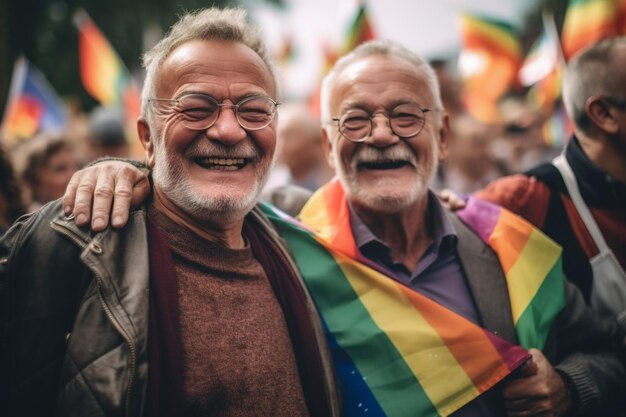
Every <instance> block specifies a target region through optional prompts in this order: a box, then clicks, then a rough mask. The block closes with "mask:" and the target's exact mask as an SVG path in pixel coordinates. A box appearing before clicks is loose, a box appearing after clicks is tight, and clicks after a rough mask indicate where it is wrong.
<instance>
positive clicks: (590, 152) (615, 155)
mask: <svg viewBox="0 0 626 417" xmlns="http://www.w3.org/2000/svg"><path fill="white" fill-rule="evenodd" d="M576 137H577V138H578V141H579V143H580V146H581V148H582V150H583V152H584V153H585V155H587V158H589V160H590V161H591V162H593V163H594V165H596V166H597V167H599V168H600V169H601V170H603V171H604V172H606V173H607V174H609V175H610V176H611V177H613V178H616V179H618V180H619V181H621V182H623V183H626V145H625V144H624V143H623V142H622V141H621V140H619V139H617V138H606V137H603V138H589V137H588V136H586V135H585V134H580V135H579V134H578V132H577V134H576Z"/></svg>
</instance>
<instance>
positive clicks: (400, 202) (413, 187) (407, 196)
mask: <svg viewBox="0 0 626 417" xmlns="http://www.w3.org/2000/svg"><path fill="white" fill-rule="evenodd" d="M437 158H438V148H437V147H436V146H433V148H432V152H431V155H430V156H429V158H428V160H427V161H425V163H424V164H419V163H418V161H417V159H416V157H415V155H414V154H413V153H412V152H410V151H409V150H408V149H406V148H405V147H401V146H393V147H391V148H387V149H384V150H376V149H374V148H372V147H362V148H360V149H359V150H358V151H357V153H356V154H355V155H354V157H353V159H352V160H351V161H350V169H349V170H347V169H346V167H345V166H344V165H343V164H342V161H341V157H340V155H339V152H338V151H337V150H336V149H334V150H333V159H334V162H335V167H337V176H338V177H339V180H340V181H341V184H342V185H343V187H344V190H345V191H346V194H347V196H348V198H349V199H350V200H351V201H354V202H357V203H359V204H360V205H362V206H364V207H366V208H369V209H371V210H372V211H374V212H377V213H395V212H398V211H400V210H402V209H405V208H408V207H410V206H411V205H413V204H414V203H415V202H416V201H418V200H421V199H422V198H425V197H426V195H427V193H428V185H429V184H430V182H431V180H432V178H433V177H434V175H435V172H436V170H437ZM385 159H387V160H394V159H395V160H406V161H408V162H410V163H411V164H412V165H413V166H414V167H416V168H415V170H416V180H415V181H413V182H411V183H409V184H407V183H404V184H400V183H398V181H399V180H398V179H395V178H382V179H380V180H379V181H377V182H376V183H375V184H365V185H364V184H362V182H359V178H358V165H359V164H360V163H362V162H365V161H369V162H373V161H377V160H385Z"/></svg>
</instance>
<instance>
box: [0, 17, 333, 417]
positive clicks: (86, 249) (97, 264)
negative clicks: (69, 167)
mask: <svg viewBox="0 0 626 417" xmlns="http://www.w3.org/2000/svg"><path fill="white" fill-rule="evenodd" d="M144 66H145V69H146V79H145V84H144V88H143V91H142V110H141V117H140V118H139V120H138V123H137V128H138V133H139V137H140V140H141V142H142V144H143V146H144V149H145V156H146V160H147V161H148V164H149V166H150V168H151V169H153V184H154V197H153V199H152V200H151V201H150V202H148V203H147V205H146V207H143V208H141V209H139V210H137V211H135V212H134V213H133V214H132V215H131V222H130V224H129V225H128V226H127V227H126V228H124V229H123V230H120V231H117V230H112V229H108V230H105V231H103V232H101V233H95V234H92V233H90V232H89V231H88V230H86V229H85V228H80V227H78V226H77V225H76V223H75V222H74V220H73V219H72V218H71V217H68V216H66V215H65V214H64V207H63V205H62V202H61V201H57V202H55V203H54V204H49V205H47V206H45V207H43V208H42V209H41V210H40V211H37V212H36V213H34V214H32V215H31V216H28V217H26V218H23V219H22V220H21V221H20V222H18V223H16V224H15V225H14V226H13V227H12V228H11V229H10V230H9V231H8V232H7V233H6V234H5V236H4V237H3V238H2V239H0V259H2V265H3V266H4V265H6V268H3V269H2V270H0V305H1V306H2V308H1V309H0V352H1V355H0V393H1V394H0V395H2V398H0V399H1V400H2V401H0V414H2V415H11V416H52V415H61V416H81V417H82V416H93V415H101V416H121V415H124V416H129V417H130V416H137V417H142V416H164V417H165V416H168V417H169V416H208V415H210V416H218V417H220V416H221V417H236V416H248V415H251V414H252V415H260V416H276V417H280V416H284V417H299V416H302V417H304V416H312V417H327V416H330V417H333V416H337V415H338V411H337V410H338V405H337V398H336V397H337V392H336V389H335V383H334V379H333V376H334V374H333V372H332V364H331V363H330V361H329V359H328V352H327V346H326V342H325V339H324V336H323V332H322V324H321V322H320V319H319V317H318V316H317V314H316V313H315V309H314V306H313V304H312V301H311V299H310V296H309V294H308V292H307V290H306V288H305V287H304V284H303V283H302V281H301V277H300V276H299V275H298V272H297V270H296V268H295V266H294V265H293V263H292V261H291V260H290V259H289V257H288V254H287V250H286V248H285V247H284V246H283V245H282V243H281V241H280V240H279V238H278V236H277V235H276V231H275V230H274V229H273V227H272V226H271V225H270V224H269V222H268V220H267V219H266V218H265V217H264V216H263V214H262V213H261V212H260V211H259V209H258V208H256V201H257V198H258V195H259V193H260V192H261V190H262V188H263V185H264V183H265V180H266V178H267V173H268V171H269V168H270V166H271V163H272V158H273V155H274V150H275V146H276V122H275V115H276V107H277V102H278V97H277V92H278V86H277V81H276V79H275V75H274V70H273V68H272V65H271V63H270V61H269V58H268V56H267V54H266V52H265V47H264V45H263V43H262V41H261V38H260V34H259V32H258V31H257V30H256V29H255V28H254V27H252V26H251V25H249V24H248V23H247V21H246V13H245V11H244V10H243V9H225V10H220V9H216V8H210V9H205V10H201V11H198V12H196V13H191V14H186V15H184V16H182V17H181V18H180V19H179V21H178V22H177V23H176V24H175V25H174V26H173V27H172V28H171V30H170V32H169V33H168V34H167V35H166V36H165V37H164V38H163V39H162V40H161V41H160V42H159V43H158V44H157V45H156V46H155V47H154V48H152V49H151V50H150V51H148V52H146V54H145V55H144ZM139 186H143V187H145V188H146V191H147V188H148V181H147V180H146V181H145V182H144V183H143V184H142V185H139ZM79 219H80V215H79V216H78V217H77V220H79Z"/></svg>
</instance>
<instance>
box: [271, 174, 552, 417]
mask: <svg viewBox="0 0 626 417" xmlns="http://www.w3.org/2000/svg"><path fill="white" fill-rule="evenodd" d="M262 208H263V210H264V211H265V213H266V214H267V215H268V217H270V219H271V220H272V222H273V223H274V224H275V226H276V228H277V230H278V231H279V233H280V235H281V236H282V237H283V238H284V239H286V241H287V242H288V244H289V247H290V248H291V252H292V254H293V255H294V258H295V261H296V264H297V265H298V268H299V270H300V272H301V274H302V276H303V278H304V280H305V282H306V284H307V287H308V289H309V291H310V293H311V295H312V297H313V299H314V301H315V303H316V306H317V308H318V311H319V313H320V315H321V317H322V320H323V322H324V325H325V328H326V332H327V337H328V340H329V344H330V347H331V351H332V354H333V359H334V362H335V368H336V371H337V374H338V378H339V381H340V384H341V389H342V396H343V406H344V414H345V415H347V416H353V415H362V414H364V413H366V414H367V415H373V416H447V415H450V414H451V413H453V412H454V411H456V410H458V409H459V408H461V407H462V406H463V405H465V404H467V403H469V402H470V401H472V400H473V399H475V398H476V397H478V396H479V395H480V394H481V393H483V392H485V391H487V390H488V389H490V388H491V387H493V386H494V385H495V384H496V383H498V382H499V381H501V380H502V379H504V378H505V377H506V376H508V375H510V374H511V373H512V372H513V371H514V370H515V369H517V367H519V366H521V365H522V364H524V363H525V362H526V361H527V360H528V358H529V355H528V353H527V352H526V351H525V350H524V349H523V348H522V347H520V346H516V345H512V344H510V343H508V342H506V341H505V340H503V339H501V338H499V337H498V336H496V335H494V334H492V333H490V332H489V331H487V330H485V329H483V328H481V327H479V326H477V325H476V324H474V323H472V322H470V321H468V320H467V319H465V318H463V317H461V316H459V315H458V314H456V313H454V312H452V311H450V310H448V309H446V308H445V307H442V306H441V305H439V304H438V303H436V302H434V301H432V300H431V299H429V298H428V297H425V296H423V295H421V294H420V293H418V292H416V291H414V290H412V289H410V288H408V287H406V286H404V285H402V284H400V283H399V282H397V281H395V280H393V279H391V278H389V277H388V276H386V275H385V274H384V273H383V272H382V271H380V270H379V269H377V267H376V266H375V265H373V264H371V263H369V262H368V261H367V259H364V258H362V257H361V255H360V253H359V251H358V249H357V248H356V246H355V243H354V238H353V235H352V231H351V228H350V223H349V217H348V216H349V213H348V204H347V201H346V198H345V194H344V192H343V188H342V186H341V184H340V183H339V181H338V180H337V179H335V180H333V181H331V182H330V183H329V184H327V185H326V186H324V187H322V188H321V189H320V190H318V192H316V193H315V194H314V195H313V197H312V198H311V200H309V203H307V205H306V206H305V207H304V209H303V211H302V213H301V218H302V223H299V222H298V221H296V220H295V219H293V218H290V217H288V216H287V215H285V214H283V213H281V212H279V211H278V210H277V209H275V208H272V207H271V206H263V207H262ZM473 210H474V208H473V206H469V207H468V209H467V211H466V213H470V214H471V213H472V211H473ZM491 214H493V213H491ZM502 215H503V216H505V217H503V218H502V221H501V222H500V223H498V222H496V224H497V225H498V227H497V228H496V227H494V228H492V231H494V230H495V231H496V233H498V232H500V231H502V230H505V231H506V232H509V230H508V229H506V227H508V225H509V223H510V220H511V219H510V217H508V216H513V215H511V214H509V213H508V212H506V214H502ZM489 219H492V217H489ZM518 219H519V218H514V219H513V220H514V223H517V222H520V223H521V224H523V225H524V228H522V229H523V231H524V232H527V233H530V234H531V235H533V238H532V239H533V240H528V241H523V239H522V238H521V237H520V238H519V239H515V241H514V245H517V244H518V243H521V244H522V247H524V246H525V244H527V245H528V246H529V247H532V248H533V249H535V245H536V244H540V245H542V246H541V248H542V249H543V243H544V242H543V241H541V240H536V238H535V235H534V234H533V230H534V229H532V228H530V227H529V226H528V225H527V223H525V222H524V221H523V220H521V219H519V220H518ZM468 222H469V223H471V222H472V219H471V218H470V219H469V220H468ZM489 225H491V223H488V224H487V228H485V229H483V230H486V231H487V230H488V229H489ZM515 230H516V229H515ZM489 236H490V235H489ZM494 239H495V238H494ZM501 240H505V239H497V240H494V242H492V243H495V245H496V247H498V248H499V249H502V250H504V251H510V249H511V248H509V247H507V246H506V245H505V244H504V243H500V241H501ZM498 245H499V246H498ZM552 246H555V245H554V244H552V243H550V247H552ZM514 249H516V250H517V249H518V248H517V246H514ZM515 253H518V252H515ZM511 254H512V252H511ZM527 255H534V252H533V253H529V252H528V251H526V252H523V251H522V257H525V256H527ZM518 258H519V256H514V255H511V256H508V257H507V256H505V258H504V260H505V261H506V263H503V265H505V266H506V267H507V279H508V277H509V275H511V276H513V278H515V279H517V278H519V276H520V274H526V273H529V272H532V273H534V272H537V271H538V272H541V273H543V272H544V271H543V270H540V269H534V270H532V271H528V270H525V269H520V268H521V267H520V266H519V265H520V264H518V263H516V260H517V259H518ZM511 264H512V265H511ZM524 265H526V264H525V263H524ZM554 270H555V271H556V270H557V267H556V266H555V267H554ZM554 276H555V277H558V274H557V273H556V272H555V273H554ZM514 282H515V283H517V281H514ZM533 282H534V281H533ZM551 282H552V281H551ZM554 282H555V283H556V282H557V278H554ZM555 285H556V284H555ZM518 287H519V285H518ZM518 287H516V291H518ZM522 289H523V288H522ZM541 289H542V291H543V290H552V289H554V288H553V287H541ZM523 295H525V296H528V292H527V291H526V292H523ZM520 301H523V298H521V297H517V298H516V300H515V304H514V306H515V308H517V309H520V308H521V309H522V310H523V311H525V310H524V308H523V306H520V305H519V302H520ZM526 301H527V303H526V304H529V302H528V300H526ZM557 304H558V303H557ZM555 308H556V307H555ZM515 311H517V310H514V312H515ZM515 317H516V318H517V322H518V326H517V327H516V328H517V330H518V334H519V335H520V340H522V341H523V342H524V343H525V344H524V346H525V347H541V346H543V344H542V339H541V336H539V337H535V336H533V335H532V334H530V333H531V331H530V330H529V329H528V328H527V327H525V325H526V323H530V322H531V321H530V320H532V319H535V320H539V328H540V329H541V330H540V333H541V334H543V328H544V327H545V326H546V325H547V326H548V327H549V324H550V323H551V320H552V319H553V318H554V317H553V316H551V315H549V316H544V315H540V317H539V315H534V316H530V313H525V314H521V316H520V315H515Z"/></svg>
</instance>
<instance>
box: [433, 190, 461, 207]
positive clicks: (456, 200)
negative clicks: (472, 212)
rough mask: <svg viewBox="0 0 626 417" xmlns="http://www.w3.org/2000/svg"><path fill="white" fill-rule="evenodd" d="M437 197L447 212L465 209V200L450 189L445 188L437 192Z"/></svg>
mask: <svg viewBox="0 0 626 417" xmlns="http://www.w3.org/2000/svg"><path fill="white" fill-rule="evenodd" d="M437 196H438V197H439V200H441V202H442V204H443V205H444V207H446V208H447V209H448V210H451V211H457V210H460V209H462V208H465V200H464V199H463V198H461V197H459V196H458V195H457V194H456V193H455V192H454V191H452V190H450V189H447V188H446V189H445V190H441V191H439V192H437Z"/></svg>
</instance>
